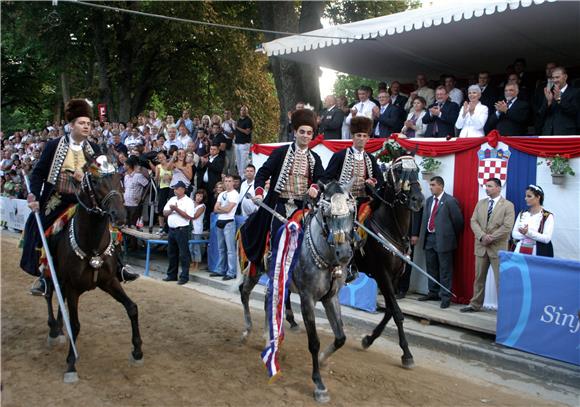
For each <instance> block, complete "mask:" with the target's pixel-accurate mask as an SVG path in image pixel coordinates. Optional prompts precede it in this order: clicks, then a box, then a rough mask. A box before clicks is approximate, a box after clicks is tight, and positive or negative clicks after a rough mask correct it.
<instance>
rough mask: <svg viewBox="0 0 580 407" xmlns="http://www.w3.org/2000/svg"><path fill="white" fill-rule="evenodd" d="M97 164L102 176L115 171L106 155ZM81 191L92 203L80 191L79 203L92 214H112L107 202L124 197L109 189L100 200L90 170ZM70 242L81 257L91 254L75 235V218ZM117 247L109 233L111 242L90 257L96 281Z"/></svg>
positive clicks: (72, 222)
mask: <svg viewBox="0 0 580 407" xmlns="http://www.w3.org/2000/svg"><path fill="white" fill-rule="evenodd" d="M97 165H98V166H99V174H100V176H111V175H112V174H113V173H114V172H115V167H114V166H113V165H112V164H110V163H109V162H108V161H107V158H106V157H105V156H100V157H98V158H97ZM80 192H84V193H85V194H86V195H88V196H89V200H90V205H91V207H89V206H87V205H86V204H85V203H84V202H83V200H82V199H81V196H80V193H79V191H76V192H75V195H76V197H77V200H78V202H79V205H81V206H82V207H83V208H84V209H85V210H86V211H87V212H89V213H91V214H96V215H99V216H107V215H110V212H109V211H108V210H106V209H103V208H106V205H107V203H108V202H109V201H110V200H111V199H112V198H113V197H115V196H117V197H120V198H121V199H123V195H122V194H121V193H120V192H119V191H117V190H116V189H113V190H111V191H109V192H108V193H107V194H106V195H105V197H104V198H103V199H102V200H100V202H99V199H98V198H97V195H96V193H95V188H94V186H93V182H92V175H91V173H90V171H87V172H85V174H84V176H83V179H82V181H81V186H80ZM69 242H70V245H71V247H72V249H73V251H74V252H75V254H76V255H77V256H78V257H79V258H80V259H81V260H84V259H85V258H86V257H88V256H89V255H88V254H87V253H85V252H84V251H83V250H82V249H81V248H80V246H79V244H78V242H77V239H76V237H75V218H74V217H73V218H72V219H71V224H70V228H69ZM114 248H115V241H114V239H113V238H112V237H111V236H110V234H109V244H108V245H107V247H106V248H105V250H103V251H102V252H101V253H94V255H93V256H92V257H91V258H90V260H89V264H90V266H91V267H92V268H94V269H95V277H94V281H95V282H96V281H97V276H98V269H100V268H101V267H102V266H103V263H104V262H105V260H104V257H107V256H112V255H113V252H114Z"/></svg>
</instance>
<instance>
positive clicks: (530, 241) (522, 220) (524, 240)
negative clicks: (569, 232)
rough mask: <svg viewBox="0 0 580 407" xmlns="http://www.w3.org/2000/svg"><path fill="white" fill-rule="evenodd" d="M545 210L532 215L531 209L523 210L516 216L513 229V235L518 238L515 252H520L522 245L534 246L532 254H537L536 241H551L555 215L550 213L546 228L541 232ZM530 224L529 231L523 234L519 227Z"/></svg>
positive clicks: (545, 224)
mask: <svg viewBox="0 0 580 407" xmlns="http://www.w3.org/2000/svg"><path fill="white" fill-rule="evenodd" d="M543 214H544V211H543V209H542V210H541V211H540V212H538V213H536V214H534V215H532V214H531V213H530V212H529V211H525V212H521V213H520V215H518V217H517V218H516V221H515V224H514V228H513V230H512V237H513V238H514V239H515V240H518V244H517V245H516V248H515V252H516V253H519V252H520V247H522V245H526V246H534V248H533V251H532V254H533V255H535V254H536V242H541V243H549V242H550V241H551V240H552V233H553V232H554V215H549V216H548V218H547V219H546V222H545V223H544V230H543V231H542V233H539V232H538V230H539V229H540V223H541V221H542V218H543V216H544V215H543ZM526 225H528V233H527V234H526V235H522V234H521V233H520V231H519V230H518V229H519V228H523V227H524V226H526Z"/></svg>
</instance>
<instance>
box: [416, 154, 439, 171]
mask: <svg viewBox="0 0 580 407" xmlns="http://www.w3.org/2000/svg"><path fill="white" fill-rule="evenodd" d="M419 165H420V166H421V168H423V172H427V173H433V172H435V171H437V170H438V169H439V167H441V161H439V160H436V159H435V158H433V157H423V160H422V161H421V162H420V163H419Z"/></svg>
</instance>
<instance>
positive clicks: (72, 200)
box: [20, 99, 137, 295]
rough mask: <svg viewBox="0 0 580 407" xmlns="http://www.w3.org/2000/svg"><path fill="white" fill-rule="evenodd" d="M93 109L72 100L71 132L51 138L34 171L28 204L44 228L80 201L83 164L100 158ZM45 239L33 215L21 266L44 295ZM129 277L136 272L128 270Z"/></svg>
mask: <svg viewBox="0 0 580 407" xmlns="http://www.w3.org/2000/svg"><path fill="white" fill-rule="evenodd" d="M92 117H93V113H92V108H91V106H90V105H89V104H88V103H87V102H86V101H85V100H83V99H72V100H70V101H69V102H68V103H67V105H66V107H65V119H66V121H67V122H68V123H69V128H70V135H64V136H61V137H59V138H56V139H53V140H50V141H49V142H48V143H47V144H46V146H45V148H44V151H43V152H42V155H41V156H40V158H39V159H38V161H37V162H36V165H35V166H34V168H33V169H32V171H31V173H30V191H29V194H28V196H27V201H28V206H29V207H30V209H32V210H33V211H38V212H39V214H40V219H41V221H42V224H43V227H44V230H46V229H48V228H49V227H50V226H51V225H52V224H53V223H54V221H55V220H57V219H58V218H59V217H60V215H62V214H63V212H64V211H66V210H67V209H68V208H69V206H71V205H74V204H76V203H77V198H76V195H75V190H76V188H77V185H78V184H79V182H80V181H81V180H82V178H83V175H84V174H83V170H82V169H83V166H84V165H85V164H86V163H87V161H92V160H94V159H96V157H97V156H98V155H99V153H100V151H99V148H98V146H97V145H96V144H93V143H91V142H89V141H88V140H87V138H88V136H89V135H90V132H91V123H92ZM41 247H42V240H41V237H40V234H39V230H38V226H37V224H36V220H35V218H34V214H32V213H31V214H30V216H29V217H28V220H27V222H26V226H25V228H24V235H23V250H22V259H21V260H20V267H21V268H22V269H23V270H24V271H26V272H27V273H29V274H31V275H33V276H38V277H39V279H38V280H37V281H36V282H35V283H34V285H33V287H32V289H31V293H32V294H33V295H44V293H45V292H46V282H45V280H44V276H43V275H42V273H41V272H40V270H39V261H40V248H41ZM124 276H125V278H124V279H125V280H128V281H130V280H134V279H135V278H137V276H136V275H132V274H130V273H128V272H126V271H124Z"/></svg>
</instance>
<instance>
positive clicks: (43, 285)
mask: <svg viewBox="0 0 580 407" xmlns="http://www.w3.org/2000/svg"><path fill="white" fill-rule="evenodd" d="M47 291H48V284H47V282H46V280H45V279H44V277H38V278H37V279H36V280H34V282H33V283H32V285H31V286H30V294H31V295H34V296H35V297H45V296H46V294H47Z"/></svg>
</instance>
